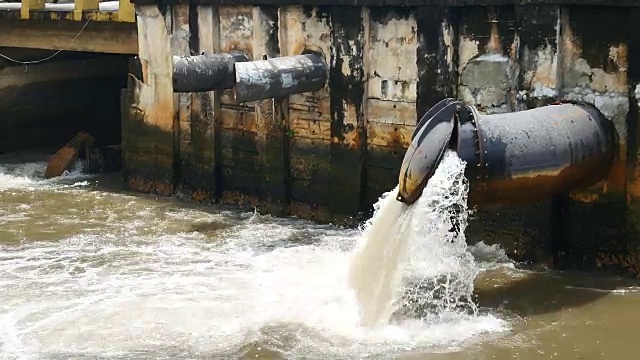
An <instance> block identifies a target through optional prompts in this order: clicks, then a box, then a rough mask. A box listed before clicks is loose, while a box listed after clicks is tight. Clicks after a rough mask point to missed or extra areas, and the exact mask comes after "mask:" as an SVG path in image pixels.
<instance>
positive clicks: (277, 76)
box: [234, 54, 327, 102]
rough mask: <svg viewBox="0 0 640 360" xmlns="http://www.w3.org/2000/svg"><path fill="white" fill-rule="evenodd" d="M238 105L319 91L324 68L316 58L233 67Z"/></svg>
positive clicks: (290, 59) (263, 61) (323, 77)
mask: <svg viewBox="0 0 640 360" xmlns="http://www.w3.org/2000/svg"><path fill="white" fill-rule="evenodd" d="M235 80H236V84H235V87H234V95H235V99H236V101H238V102H244V101H253V100H261V99H269V98H276V97H283V96H288V95H293V94H299V93H303V92H308V91H316V90H319V89H321V88H322V87H323V86H324V84H325V82H326V81H327V64H326V62H325V61H324V59H323V58H322V57H320V56H318V55H316V54H304V55H295V56H285V57H277V58H273V59H268V60H259V61H248V62H243V63H238V64H236V78H235Z"/></svg>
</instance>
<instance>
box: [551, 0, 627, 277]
mask: <svg viewBox="0 0 640 360" xmlns="http://www.w3.org/2000/svg"><path fill="white" fill-rule="evenodd" d="M634 13H635V16H636V18H635V19H634V18H633V15H632V14H634ZM637 22H638V17H637V11H631V10H630V9H625V8H610V9H607V11H606V12H603V11H601V10H600V9H598V8H593V7H586V6H583V7H567V8H563V10H562V17H561V40H562V44H561V54H562V61H561V62H560V66H561V67H562V70H561V71H562V91H561V98H562V99H569V100H579V101H586V102H589V103H592V104H594V105H595V106H596V107H597V108H598V109H599V110H600V111H601V112H602V113H603V114H604V115H605V116H606V117H607V118H609V119H610V120H612V121H613V123H614V125H615V128H616V132H617V134H618V137H619V145H620V146H619V149H618V154H617V158H616V161H615V162H614V164H613V166H612V169H611V171H610V173H609V176H608V178H607V179H605V180H604V181H602V182H601V183H599V184H596V185H595V186H592V187H590V188H588V189H585V190H581V191H574V192H573V193H572V194H571V200H572V201H571V202H570V204H569V211H568V217H567V220H566V222H567V225H566V226H567V227H568V229H569V231H567V234H569V236H568V240H567V241H568V247H569V248H570V249H571V252H570V253H568V254H567V256H566V264H567V265H568V266H570V267H572V268H577V269H585V270H590V269H593V268H594V267H596V266H598V267H602V268H609V269H623V270H626V271H631V272H632V273H636V274H638V273H640V256H639V255H638V254H639V252H638V250H639V249H640V247H639V242H638V240H637V239H638V238H637V237H634V236H633V235H632V234H633V227H634V225H633V222H634V217H635V216H636V215H635V214H634V210H632V209H633V208H634V202H635V201H634V200H633V198H632V196H633V195H632V191H631V189H632V188H633V185H634V182H635V181H637V180H635V181H634V176H633V175H631V176H629V174H633V169H634V164H633V162H634V161H636V153H637V150H632V149H633V148H634V147H636V146H637V145H636V144H634V142H635V141H637V138H636V137H635V136H634V132H636V131H637V130H636V129H637V124H636V123H635V121H634V118H635V116H636V114H634V113H633V112H632V109H633V105H635V104H633V100H632V99H630V97H633V96H634V95H633V94H634V89H633V88H631V87H630V84H633V80H634V79H633V77H632V76H631V71H632V69H633V68H634V67H635V64H634V62H633V59H636V60H637V59H638V56H637V55H636V54H633V53H632V50H631V49H632V46H633V43H634V42H637V41H636V40H635V37H636V36H637V35H636V34H637V32H636V31H634V29H638V25H637ZM593 24H598V26H593ZM602 29H606V31H602ZM635 71H637V70H634V72H635ZM630 100H631V101H630ZM630 110H631V111H630ZM636 209H637V208H636ZM629 221H631V223H629ZM630 235H631V236H630Z"/></svg>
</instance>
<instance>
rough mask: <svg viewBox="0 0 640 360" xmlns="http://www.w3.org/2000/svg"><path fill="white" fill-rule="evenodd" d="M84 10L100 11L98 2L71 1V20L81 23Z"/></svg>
mask: <svg viewBox="0 0 640 360" xmlns="http://www.w3.org/2000/svg"><path fill="white" fill-rule="evenodd" d="M85 10H100V3H99V2H98V0H73V20H76V21H81V20H82V13H83V12H84V11H85Z"/></svg>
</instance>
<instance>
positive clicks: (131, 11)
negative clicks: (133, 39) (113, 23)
mask: <svg viewBox="0 0 640 360" xmlns="http://www.w3.org/2000/svg"><path fill="white" fill-rule="evenodd" d="M118 6H119V7H118V21H121V22H135V21H136V10H135V7H134V5H133V4H132V3H131V0H119V1H118Z"/></svg>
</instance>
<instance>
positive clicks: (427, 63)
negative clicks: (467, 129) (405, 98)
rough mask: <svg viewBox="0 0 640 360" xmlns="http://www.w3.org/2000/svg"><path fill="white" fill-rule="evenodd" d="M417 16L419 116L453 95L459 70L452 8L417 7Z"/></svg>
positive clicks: (417, 109) (417, 107) (417, 105)
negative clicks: (456, 61)
mask: <svg viewBox="0 0 640 360" xmlns="http://www.w3.org/2000/svg"><path fill="white" fill-rule="evenodd" d="M416 18H417V19H416V22H417V37H418V50H417V61H416V62H417V73H418V83H417V89H416V90H417V93H418V94H417V99H416V102H417V103H416V116H417V119H420V118H421V117H422V116H423V115H424V113H426V112H427V110H429V109H430V108H431V107H432V106H434V105H435V104H437V103H438V102H439V101H441V100H442V99H445V98H448V97H454V95H455V92H456V86H455V84H456V81H457V78H456V75H457V73H456V68H455V61H454V51H455V50H456V49H455V29H454V27H453V24H452V21H451V9H450V8H445V7H436V6H421V7H419V8H418V9H417V12H416Z"/></svg>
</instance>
